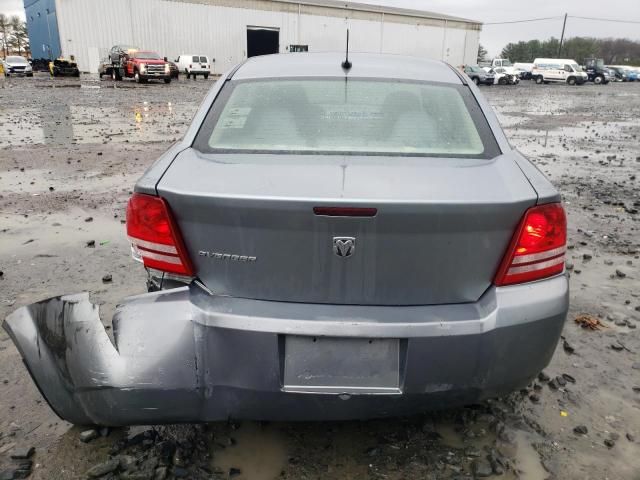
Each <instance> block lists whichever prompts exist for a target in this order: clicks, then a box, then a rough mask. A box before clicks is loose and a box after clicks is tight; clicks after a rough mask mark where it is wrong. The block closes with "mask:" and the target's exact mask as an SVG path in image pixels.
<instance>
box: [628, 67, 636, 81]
mask: <svg viewBox="0 0 640 480" xmlns="http://www.w3.org/2000/svg"><path fill="white" fill-rule="evenodd" d="M625 72H626V74H627V80H629V81H630V82H637V81H638V72H636V71H635V70H634V69H633V68H630V67H628V68H625Z"/></svg>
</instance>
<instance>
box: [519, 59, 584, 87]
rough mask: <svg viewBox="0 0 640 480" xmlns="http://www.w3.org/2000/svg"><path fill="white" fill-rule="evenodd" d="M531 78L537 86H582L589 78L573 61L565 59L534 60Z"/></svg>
mask: <svg viewBox="0 0 640 480" xmlns="http://www.w3.org/2000/svg"><path fill="white" fill-rule="evenodd" d="M531 78H532V79H533V80H535V82H536V83H537V84H538V85H539V84H541V83H549V82H566V83H568V84H569V85H575V84H578V85H582V84H583V83H585V82H586V81H587V79H588V78H589V77H588V76H587V73H586V72H584V71H583V70H582V67H581V66H580V65H578V63H577V62H576V61H575V60H570V59H566V58H536V59H535V60H534V61H533V68H532V69H531Z"/></svg>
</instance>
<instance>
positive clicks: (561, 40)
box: [558, 13, 567, 58]
mask: <svg viewBox="0 0 640 480" xmlns="http://www.w3.org/2000/svg"><path fill="white" fill-rule="evenodd" d="M566 26H567V14H566V13H565V14H564V22H562V35H560V45H558V58H559V57H560V53H561V52H562V42H564V29H565V27H566Z"/></svg>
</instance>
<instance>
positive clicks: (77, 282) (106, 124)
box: [0, 76, 640, 480]
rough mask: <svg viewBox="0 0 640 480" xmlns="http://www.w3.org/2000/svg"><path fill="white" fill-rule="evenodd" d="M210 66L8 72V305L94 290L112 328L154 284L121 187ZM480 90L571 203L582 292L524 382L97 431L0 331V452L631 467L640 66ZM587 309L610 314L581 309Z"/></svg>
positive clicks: (147, 469) (3, 106) (340, 463)
mask: <svg viewBox="0 0 640 480" xmlns="http://www.w3.org/2000/svg"><path fill="white" fill-rule="evenodd" d="M211 85H212V81H211V80H209V81H203V80H198V81H196V82H193V81H189V82H187V81H186V80H181V81H179V82H172V84H170V85H164V84H158V85H156V84H153V85H147V86H138V85H135V84H133V83H132V82H122V83H120V84H118V85H117V86H114V84H113V82H111V81H110V80H106V79H105V80H102V81H100V80H99V79H98V78H97V77H95V78H94V77H87V78H84V77H83V78H82V79H81V80H80V81H78V80H75V79H70V80H67V79H55V81H52V80H50V79H49V78H46V77H38V76H36V78H34V79H21V78H16V79H9V80H6V81H3V82H0V271H1V273H0V319H1V318H4V317H5V316H6V315H7V314H8V313H10V312H11V311H13V310H14V309H15V308H17V307H19V306H22V305H26V304H29V303H33V302H35V301H38V300H41V299H43V298H48V297H52V296H55V295H60V294H64V293H74V292H78V291H82V290H87V291H89V292H90V295H91V299H92V301H94V302H95V303H97V304H99V305H101V315H102V318H103V321H104V322H105V324H106V325H107V327H109V322H110V318H111V315H112V313H113V309H114V307H115V305H116V303H117V302H118V300H119V299H121V298H123V297H125V296H128V295H132V294H135V293H141V292H143V291H145V283H144V281H145V275H144V272H143V270H142V268H141V266H140V265H139V264H137V263H135V262H133V261H132V260H131V258H130V254H129V246H128V243H127V241H126V238H125V234H124V225H123V223H122V222H123V218H124V208H125V205H126V201H127V199H128V196H129V194H130V192H131V188H132V186H133V183H134V182H135V180H136V178H137V177H138V176H140V175H141V174H142V172H143V171H144V169H145V168H146V167H147V166H148V165H149V164H150V163H151V162H153V161H154V160H155V158H157V157H158V156H159V155H160V154H161V153H162V152H163V151H164V150H166V149H167V148H168V147H169V145H170V144H171V142H172V141H174V140H175V139H177V138H179V137H180V135H181V134H182V133H183V132H184V131H185V129H186V128H187V126H188V123H189V121H190V119H191V116H192V115H193V114H194V112H195V111H196V109H197V107H198V105H199V103H200V102H201V100H202V99H203V97H204V95H205V94H206V92H207V91H208V89H209V88H210V86H211ZM482 91H483V93H484V94H485V95H486V96H487V98H488V100H489V102H490V103H491V104H492V105H493V106H494V108H495V109H496V112H497V114H498V116H499V118H500V121H501V123H502V125H503V126H504V129H505V131H506V133H507V136H508V137H509V139H510V141H511V142H512V144H513V145H514V146H515V147H517V148H518V149H519V150H520V151H521V152H523V153H524V154H525V155H527V156H528V157H529V158H531V159H532V161H533V162H534V163H535V164H536V165H537V166H538V167H539V168H540V169H541V170H542V171H544V172H545V173H546V174H547V175H549V177H550V178H551V179H552V181H553V182H554V183H555V185H556V186H557V187H558V188H559V190H560V191H561V193H562V196H563V200H564V202H565V205H566V208H567V213H568V219H569V249H570V250H569V253H568V256H567V258H568V265H567V269H568V271H569V273H570V275H571V310H570V313H569V317H568V319H567V323H566V325H565V328H564V331H563V341H561V343H560V345H559V346H558V348H557V351H556V353H555V355H554V357H553V360H552V362H551V364H550V365H549V367H548V368H547V369H546V370H545V374H544V375H542V376H541V377H540V378H539V379H538V380H536V381H535V382H533V383H532V384H531V385H530V386H529V387H528V388H527V389H525V390H523V391H520V392H514V393H513V394H511V395H509V396H508V397H505V398H501V399H495V400H492V401H487V402H484V403H483V404H481V405H472V406H468V407H466V408H459V409H453V410H448V411H441V412H432V413H429V414H425V415H423V416H418V417H413V418H396V419H385V420H372V421H366V422H323V423H313V422H305V423H262V422H233V421H230V422H221V423H216V424H210V425H199V426H193V425H177V426H162V427H158V426H155V427H154V426H146V427H135V428H131V429H117V430H113V431H108V432H101V433H102V434H103V435H97V438H95V439H93V440H91V441H89V442H88V443H85V442H82V441H81V440H80V434H81V432H83V430H86V429H83V428H80V427H72V426H71V425H69V424H67V423H65V422H63V421H61V420H60V419H58V418H57V417H56V416H55V414H53V412H52V411H51V410H50V409H49V407H48V406H47V405H46V403H45V402H44V400H43V399H42V397H41V396H40V394H39V393H38V391H37V389H36V387H35V386H34V385H33V383H32V381H31V379H30V377H29V375H28V374H27V372H26V370H25V368H24V366H23V365H22V363H21V360H20V357H19V355H18V352H17V351H16V349H15V347H14V346H13V344H12V343H11V341H10V340H9V338H8V336H7V335H6V333H5V332H4V331H0V471H3V470H5V469H9V468H12V466H15V463H16V461H15V460H12V459H11V458H10V456H11V454H12V452H15V451H17V449H19V448H22V447H30V446H33V447H35V454H34V455H33V456H32V457H31V461H32V471H33V473H32V474H31V477H30V478H34V479H58V478H60V479H80V478H87V472H88V471H89V470H90V469H91V468H94V467H96V465H98V466H100V465H104V464H105V462H107V465H106V467H104V468H106V469H107V470H108V469H109V468H112V467H113V469H112V470H110V471H108V472H107V473H105V474H104V475H103V477H102V478H111V479H116V478H152V479H153V478H163V475H165V477H164V478H207V479H211V478H221V479H222V478H238V479H265V480H266V479H274V478H289V479H299V478H309V479H320V478H322V479H326V478H332V479H333V478H335V479H362V478H374V479H378V478H379V479H383V478H384V479H404V478H424V479H466V478H485V477H487V478H503V479H526V480H537V479H543V478H557V479H603V478H610V479H633V478H637V477H638V475H639V472H640V440H639V437H640V359H639V357H638V352H640V340H639V334H638V330H639V329H638V328H637V327H640V280H639V275H640V272H639V271H638V263H639V262H640V258H639V255H640V233H639V232H638V226H639V223H638V219H639V218H640V216H639V214H638V210H639V209H640V193H639V192H640V188H639V187H640V185H639V183H638V182H639V181H638V178H637V177H638V176H639V174H640V141H639V139H640V83H638V84H610V85H607V86H595V85H585V86H582V87H568V86H564V85H541V86H537V85H534V84H529V83H528V82H524V83H523V84H521V85H518V86H514V87H498V86H492V87H487V88H483V89H482ZM107 274H109V275H111V276H112V280H111V281H108V282H106V283H105V282H103V277H104V276H105V275H107ZM579 314H588V315H590V316H591V317H593V318H595V319H598V320H599V321H600V322H601V324H602V325H603V327H602V328H601V329H600V330H589V329H585V328H581V327H580V326H579V325H578V324H576V323H575V322H574V319H575V318H576V317H577V316H578V315H579ZM463 360H464V359H461V361H463ZM505 361H508V359H505ZM577 427H585V428H577ZM113 459H117V461H116V462H115V463H111V464H108V462H110V461H113ZM114 465H115V466H114ZM125 467H126V468H125ZM134 473H135V474H136V475H138V476H135V475H134ZM181 475H182V476H181Z"/></svg>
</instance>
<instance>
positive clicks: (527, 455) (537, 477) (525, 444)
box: [513, 430, 549, 480]
mask: <svg viewBox="0 0 640 480" xmlns="http://www.w3.org/2000/svg"><path fill="white" fill-rule="evenodd" d="M514 450H515V451H514V452H513V454H514V455H513V459H514V462H515V464H516V468H517V469H518V473H519V475H518V479H519V480H544V479H546V478H547V477H548V476H549V475H548V473H547V471H546V470H545V469H544V467H543V466H542V463H541V462H540V455H539V454H538V452H537V451H536V449H535V448H533V445H532V444H531V438H529V435H528V434H527V433H526V432H523V431H521V430H517V431H516V432H515V448H514Z"/></svg>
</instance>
